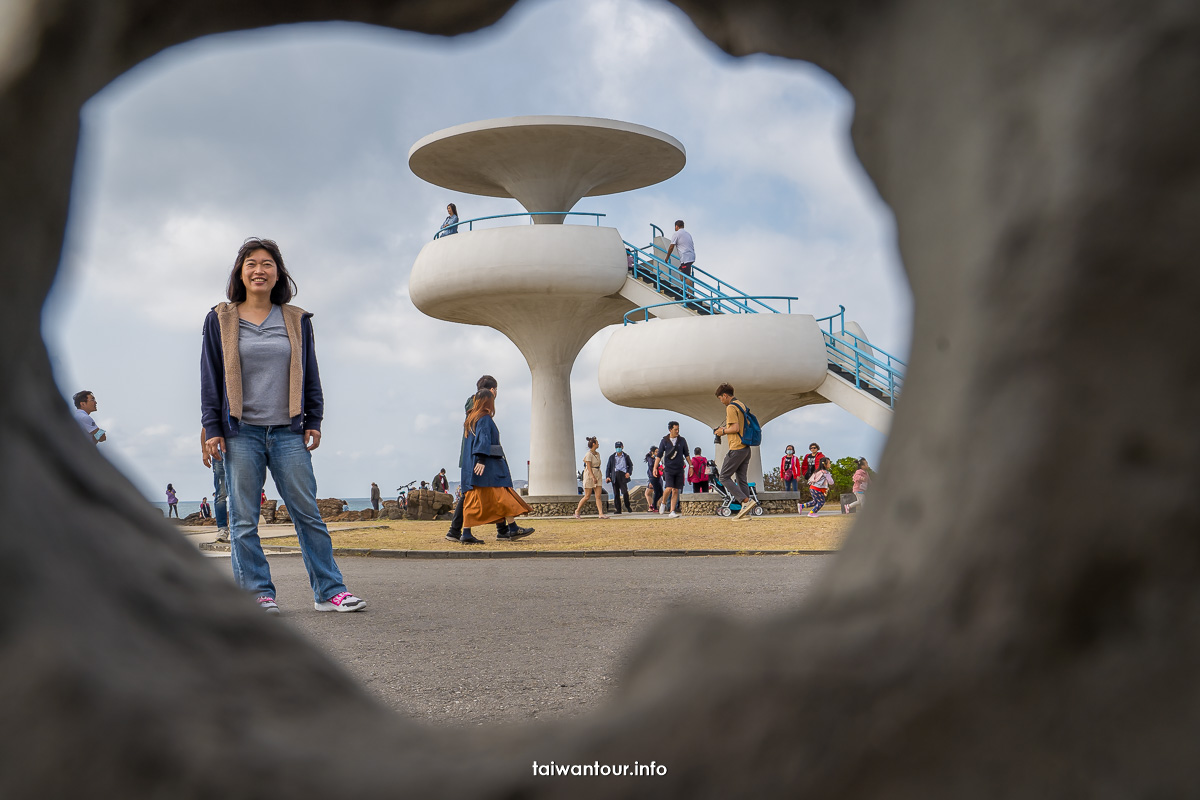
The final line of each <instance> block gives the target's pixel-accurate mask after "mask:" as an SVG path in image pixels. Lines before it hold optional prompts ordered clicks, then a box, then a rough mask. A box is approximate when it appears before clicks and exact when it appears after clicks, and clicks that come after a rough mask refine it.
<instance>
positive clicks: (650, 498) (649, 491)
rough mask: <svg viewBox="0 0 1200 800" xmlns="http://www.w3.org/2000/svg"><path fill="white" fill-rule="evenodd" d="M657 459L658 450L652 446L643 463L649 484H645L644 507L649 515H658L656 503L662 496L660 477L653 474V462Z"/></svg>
mask: <svg viewBox="0 0 1200 800" xmlns="http://www.w3.org/2000/svg"><path fill="white" fill-rule="evenodd" d="M657 458H658V448H657V447H654V446H652V447H651V448H650V452H649V453H646V457H645V458H644V459H643V461H645V462H646V477H647V478H649V479H650V482H649V483H647V484H646V505H647V506H648V507H649V508H650V513H651V514H657V513H658V501H659V500H661V499H662V496H663V485H662V477H661V476H659V475H655V474H654V462H655V461H656V460H657Z"/></svg>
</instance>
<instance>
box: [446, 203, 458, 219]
mask: <svg viewBox="0 0 1200 800" xmlns="http://www.w3.org/2000/svg"><path fill="white" fill-rule="evenodd" d="M446 208H448V209H450V213H451V214H453V215H454V216H456V217H457V216H458V206H456V205H454V203H446Z"/></svg>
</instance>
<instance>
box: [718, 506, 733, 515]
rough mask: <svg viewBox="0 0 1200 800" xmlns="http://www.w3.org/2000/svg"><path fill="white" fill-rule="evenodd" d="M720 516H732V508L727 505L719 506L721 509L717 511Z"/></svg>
mask: <svg viewBox="0 0 1200 800" xmlns="http://www.w3.org/2000/svg"><path fill="white" fill-rule="evenodd" d="M717 513H718V514H720V515H721V516H722V517H732V516H733V510H732V509H731V508H730V507H729V506H721V510H720V511H718V512H717Z"/></svg>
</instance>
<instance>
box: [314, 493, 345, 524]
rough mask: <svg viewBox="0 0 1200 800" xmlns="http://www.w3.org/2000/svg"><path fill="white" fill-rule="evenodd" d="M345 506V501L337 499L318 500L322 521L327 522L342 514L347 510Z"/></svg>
mask: <svg viewBox="0 0 1200 800" xmlns="http://www.w3.org/2000/svg"><path fill="white" fill-rule="evenodd" d="M345 506H346V501H345V500H338V499H337V498H335V497H330V498H326V499H324V500H322V499H320V498H318V499H317V510H318V511H320V512H321V519H323V520H326V521H328V520H331V519H333V518H334V517H336V516H338V515H340V514H342V513H343V512H342V509H343V508H345Z"/></svg>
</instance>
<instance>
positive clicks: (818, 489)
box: [796, 458, 833, 517]
mask: <svg viewBox="0 0 1200 800" xmlns="http://www.w3.org/2000/svg"><path fill="white" fill-rule="evenodd" d="M830 466H831V465H830V463H829V459H828V458H823V459H821V464H820V466H818V467H817V471H816V472H814V473H813V474H812V475H810V476H809V478H808V491H809V492H810V493H812V500H809V501H808V502H807V503H798V504H797V505H796V513H797V514H803V513H804V509H806V508H812V512H811V513H810V514H809V515H808V516H810V517H815V516H817V512H818V511H820V510H821V507H822V506H824V505H825V497H826V495H827V493H828V492H829V490H830V489H832V488H833V473H832V472H830V471H829V470H830Z"/></svg>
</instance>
